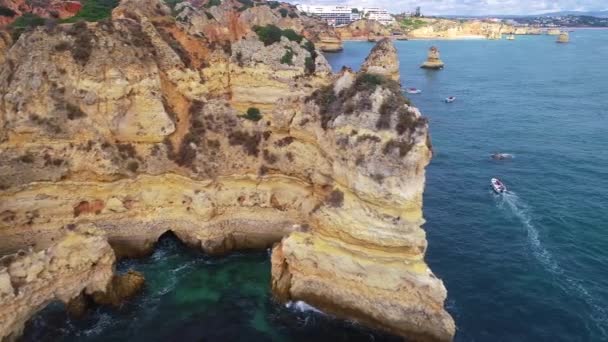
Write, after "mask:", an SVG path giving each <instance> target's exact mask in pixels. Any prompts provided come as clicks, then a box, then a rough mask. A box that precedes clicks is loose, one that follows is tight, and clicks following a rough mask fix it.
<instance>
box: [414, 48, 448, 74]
mask: <svg viewBox="0 0 608 342" xmlns="http://www.w3.org/2000/svg"><path fill="white" fill-rule="evenodd" d="M443 66H444V64H443V61H442V60H441V58H440V57H439V49H437V47H436V46H432V47H431V48H430V49H429V54H428V56H427V59H426V61H425V62H424V63H423V64H422V65H421V66H420V67H421V68H424V69H435V70H438V69H443Z"/></svg>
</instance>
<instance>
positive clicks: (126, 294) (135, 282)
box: [92, 270, 145, 307]
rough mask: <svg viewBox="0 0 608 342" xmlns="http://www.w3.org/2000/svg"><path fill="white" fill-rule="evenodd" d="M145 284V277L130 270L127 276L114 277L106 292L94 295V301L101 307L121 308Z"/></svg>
mask: <svg viewBox="0 0 608 342" xmlns="http://www.w3.org/2000/svg"><path fill="white" fill-rule="evenodd" d="M144 283H145V278H144V275H143V274H142V273H140V272H137V271H133V270H129V271H128V272H127V273H125V274H121V275H114V276H113V277H112V281H110V283H108V287H107V288H106V289H105V290H104V291H96V292H94V293H93V294H92V298H93V301H94V302H95V303H97V304H101V305H112V306H114V307H118V306H121V305H122V304H123V303H124V301H125V300H127V299H130V298H132V297H133V296H135V295H136V294H138V293H139V292H140V291H141V290H142V288H143V286H144Z"/></svg>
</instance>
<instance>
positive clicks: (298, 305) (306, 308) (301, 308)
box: [285, 300, 323, 314]
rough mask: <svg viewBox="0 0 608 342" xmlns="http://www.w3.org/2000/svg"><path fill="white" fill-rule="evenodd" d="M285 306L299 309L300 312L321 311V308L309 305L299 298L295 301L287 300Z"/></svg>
mask: <svg viewBox="0 0 608 342" xmlns="http://www.w3.org/2000/svg"><path fill="white" fill-rule="evenodd" d="M285 306H286V307H287V308H288V309H292V310H296V311H300V312H315V313H320V314H322V313H323V311H321V310H319V309H317V308H315V307H314V306H312V305H309V304H308V303H306V302H304V301H301V300H298V301H295V302H293V301H290V302H287V304H285Z"/></svg>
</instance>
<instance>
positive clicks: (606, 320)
mask: <svg viewBox="0 0 608 342" xmlns="http://www.w3.org/2000/svg"><path fill="white" fill-rule="evenodd" d="M497 197H499V198H500V199H499V201H498V206H499V208H501V209H503V210H507V211H508V212H509V213H510V214H512V215H513V216H515V217H516V218H517V219H518V220H519V221H520V222H521V224H522V225H523V226H524V228H525V229H526V231H527V233H528V242H529V244H530V248H531V249H532V253H533V255H534V257H535V258H536V259H537V260H538V261H539V262H540V263H541V265H542V266H543V267H544V268H545V269H546V270H548V271H549V272H551V273H552V274H553V275H554V276H555V279H557V280H558V281H559V282H560V284H559V285H560V286H562V287H564V289H565V290H566V291H567V292H571V293H576V294H577V295H578V296H579V298H580V299H582V300H583V301H584V302H585V303H586V304H587V305H588V306H589V307H590V308H591V310H592V318H593V320H594V322H595V324H596V326H597V328H598V329H599V330H600V331H601V332H602V335H604V336H607V337H608V330H607V329H608V312H607V311H606V308H605V307H604V306H602V304H600V303H597V301H596V299H595V298H594V297H593V296H592V295H591V294H590V293H589V291H588V290H587V289H586V288H585V286H584V285H583V284H582V283H581V282H580V280H578V279H576V278H573V277H572V276H570V275H568V274H567V273H566V272H565V271H564V269H563V268H561V266H560V265H559V264H558V263H557V262H556V261H555V259H554V258H553V256H552V254H551V252H550V251H549V250H547V249H546V248H545V247H544V246H543V244H542V241H541V240H540V238H539V233H538V229H536V227H535V226H534V224H533V223H532V215H531V210H530V208H529V207H528V206H527V205H526V203H525V202H524V201H522V200H521V199H520V198H519V197H518V196H517V194H516V193H514V192H511V191H509V192H506V193H503V194H501V195H500V196H497Z"/></svg>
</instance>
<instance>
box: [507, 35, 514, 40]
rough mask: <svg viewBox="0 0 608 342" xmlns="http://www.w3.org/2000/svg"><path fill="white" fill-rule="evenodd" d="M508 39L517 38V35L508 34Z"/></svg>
mask: <svg viewBox="0 0 608 342" xmlns="http://www.w3.org/2000/svg"><path fill="white" fill-rule="evenodd" d="M507 40H515V35H513V34H510V35H508V36H507Z"/></svg>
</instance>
